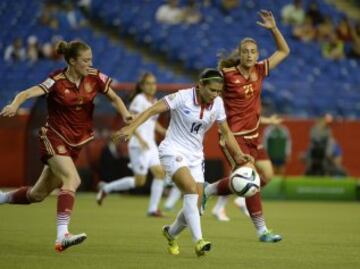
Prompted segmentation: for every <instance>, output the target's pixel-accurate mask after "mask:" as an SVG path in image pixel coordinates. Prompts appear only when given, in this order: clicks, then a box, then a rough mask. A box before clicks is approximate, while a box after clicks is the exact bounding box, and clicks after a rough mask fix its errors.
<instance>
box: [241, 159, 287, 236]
mask: <svg viewBox="0 0 360 269" xmlns="http://www.w3.org/2000/svg"><path fill="white" fill-rule="evenodd" d="M255 166H256V168H257V171H258V173H259V175H260V179H261V188H263V187H265V186H266V184H267V183H268V182H269V181H270V180H271V178H272V176H273V175H274V172H273V171H274V170H273V168H272V165H271V162H270V160H258V161H256V163H255ZM245 201H246V207H247V209H248V210H249V213H250V217H251V220H252V222H253V224H254V226H255V228H256V231H257V234H258V236H259V239H260V241H261V242H273V243H275V242H279V241H281V240H282V237H281V236H280V235H278V234H274V233H273V232H271V231H270V230H268V228H267V227H266V224H265V219H264V216H263V211H262V202H261V195H260V192H258V193H256V194H255V195H254V196H252V197H248V198H246V199H245Z"/></svg>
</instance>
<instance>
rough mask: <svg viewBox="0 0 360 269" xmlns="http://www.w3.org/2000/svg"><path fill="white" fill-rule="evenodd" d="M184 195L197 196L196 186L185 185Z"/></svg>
mask: <svg viewBox="0 0 360 269" xmlns="http://www.w3.org/2000/svg"><path fill="white" fill-rule="evenodd" d="M184 194H197V188H196V184H189V185H186V186H185V188H184Z"/></svg>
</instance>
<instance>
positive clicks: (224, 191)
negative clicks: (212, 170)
mask: <svg viewBox="0 0 360 269" xmlns="http://www.w3.org/2000/svg"><path fill="white" fill-rule="evenodd" d="M217 194H218V195H229V194H232V192H231V190H230V188H229V178H228V177H225V178H223V179H220V181H219V183H218V185H217Z"/></svg>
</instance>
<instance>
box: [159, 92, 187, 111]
mask: <svg viewBox="0 0 360 269" xmlns="http://www.w3.org/2000/svg"><path fill="white" fill-rule="evenodd" d="M163 100H164V101H165V103H166V104H167V105H168V107H169V109H170V110H174V109H177V108H178V107H179V106H180V105H181V104H182V103H183V98H182V96H181V93H180V92H175V93H172V94H169V95H166V96H164V97H163Z"/></svg>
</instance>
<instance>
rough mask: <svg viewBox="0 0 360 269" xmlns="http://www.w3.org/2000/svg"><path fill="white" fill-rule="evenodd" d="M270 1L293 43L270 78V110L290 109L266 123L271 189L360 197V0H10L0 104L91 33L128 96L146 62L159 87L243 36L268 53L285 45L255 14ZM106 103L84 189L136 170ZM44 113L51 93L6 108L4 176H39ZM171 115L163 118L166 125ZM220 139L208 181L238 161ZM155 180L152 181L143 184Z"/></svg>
mask: <svg viewBox="0 0 360 269" xmlns="http://www.w3.org/2000/svg"><path fill="white" fill-rule="evenodd" d="M261 9H268V10H271V11H272V12H273V14H274V16H275V18H276V19H277V24H278V27H279V29H280V30H281V31H282V33H283V34H284V36H285V38H286V40H287V42H288V43H289V46H290V49H291V54H290V56H289V58H288V59H286V60H285V62H284V63H282V64H281V65H280V66H279V67H278V68H276V69H275V70H274V71H273V72H271V74H270V76H269V78H267V79H266V80H265V83H264V85H263V93H262V100H263V114H264V116H270V115H272V114H278V115H280V116H281V117H283V118H284V119H285V121H284V123H283V124H281V125H280V126H263V134H264V144H265V146H266V148H267V150H268V152H269V155H270V157H271V159H272V161H273V164H274V167H275V169H276V173H277V178H276V179H275V180H273V182H272V183H271V184H270V186H269V187H267V188H266V189H265V191H266V192H265V193H264V196H267V197H271V198H288V199H292V198H294V199H298V198H301V199H304V198H309V199H337V200H355V199H356V198H357V197H358V190H357V182H358V180H357V179H358V178H359V177H360V165H359V161H358V158H359V156H360V143H359V137H360V121H359V119H360V60H359V59H360V23H359V19H360V16H359V14H360V11H359V10H360V3H359V1H356V0H354V1H336V0H332V1H330V0H328V1H325V0H318V1H310V0H306V1H305V0H304V1H290V0H197V1H195V0H194V1H191V0H179V1H175V0H173V1H163V0H134V1H130V0H129V1H128V0H107V1H102V0H80V1H75V0H74V1H40V0H17V1H10V0H3V1H1V2H0V24H1V26H2V27H1V31H0V54H1V57H0V74H1V79H2V83H1V85H0V106H1V107H3V106H5V105H6V104H8V103H9V102H10V101H11V100H12V98H13V97H14V95H15V94H16V93H18V92H19V91H21V90H24V89H26V88H28V87H30V86H32V85H35V84H38V83H41V82H42V81H44V80H45V79H46V77H47V76H48V74H49V73H50V72H51V71H53V70H55V69H58V68H63V67H64V66H65V63H64V61H63V60H61V58H59V57H58V55H56V53H55V52H54V48H55V45H56V43H57V42H58V41H59V40H62V39H64V40H67V41H70V40H73V39H81V40H83V41H85V42H86V43H88V44H89V45H90V46H91V47H92V50H93V55H94V67H96V68H98V69H100V70H101V71H102V72H104V73H105V74H107V75H109V76H111V77H112V78H113V79H114V82H113V84H112V87H113V88H114V89H115V90H117V92H118V94H119V95H120V96H122V97H123V98H124V100H125V101H126V100H127V96H128V95H129V93H130V91H131V90H132V89H133V88H134V83H135V82H136V80H137V79H138V77H139V76H140V75H141V74H142V73H144V72H145V71H150V72H152V73H153V74H154V75H155V76H156V78H157V81H158V97H159V98H160V97H161V96H163V95H165V94H168V93H169V92H171V91H174V90H176V89H180V88H184V87H189V86H192V85H193V84H194V83H195V82H196V79H197V75H198V73H199V71H200V70H201V69H203V68H206V67H216V66H217V60H218V55H219V53H222V52H224V51H227V52H231V51H232V50H233V49H234V48H236V47H237V45H238V44H239V41H240V40H241V39H242V38H244V37H247V36H249V37H252V38H254V39H256V40H257V42H258V45H259V49H260V59H262V58H266V57H269V56H270V55H271V54H272V53H273V52H274V51H275V44H274V42H273V40H272V36H271V34H270V33H269V32H268V31H266V30H264V29H263V28H261V27H259V26H257V24H256V21H257V20H258V15H257V12H258V11H259V10H261ZM96 104H97V108H96V113H95V130H96V140H95V141H93V142H92V143H90V144H88V145H87V146H86V147H85V148H84V149H83V151H82V153H81V157H80V159H79V161H78V163H77V167H78V169H79V173H80V175H81V177H82V180H83V182H82V186H81V189H82V190H95V188H96V184H97V183H98V182H99V181H100V180H104V181H110V180H113V179H115V178H118V177H122V176H126V175H129V174H131V171H130V170H129V168H128V167H127V163H128V155H127V149H126V144H120V145H117V146H115V145H113V144H112V143H111V142H110V141H109V135H110V134H111V131H113V130H114V129H117V128H120V127H121V126H122V124H123V123H122V122H121V120H120V119H119V118H118V117H117V116H116V114H115V111H114V110H113V109H112V108H111V107H110V106H109V105H108V103H107V102H105V101H104V100H103V99H102V98H101V97H99V98H98V99H96ZM45 119H46V107H45V100H44V99H43V98H39V100H33V101H31V102H28V103H26V104H25V106H23V108H22V109H21V110H20V111H19V115H18V116H16V117H14V118H11V119H5V118H0V161H1V166H0V187H17V186H21V185H28V184H33V183H34V182H35V181H36V179H37V177H38V176H39V173H40V171H41V165H42V164H41V162H40V160H39V145H38V140H37V133H38V129H39V127H40V126H41V125H42V124H43V123H44V121H45ZM168 120H169V117H168V115H163V116H162V117H161V121H162V123H163V124H164V125H166V124H167V122H168ZM161 139H162V138H161V137H159V141H161ZM217 140H218V137H217V131H216V128H212V129H211V130H210V132H209V133H208V135H207V137H206V140H205V153H206V159H207V164H206V165H207V169H206V179H207V180H208V181H212V180H216V179H218V178H221V177H223V176H224V175H227V174H228V172H229V168H228V166H227V164H226V162H225V160H224V157H223V156H222V153H221V151H220V148H219V147H218V145H217ZM304 175H305V176H304ZM147 191H148V185H147V186H146V187H144V188H143V189H140V190H137V191H134V192H138V193H145V192H147Z"/></svg>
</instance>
